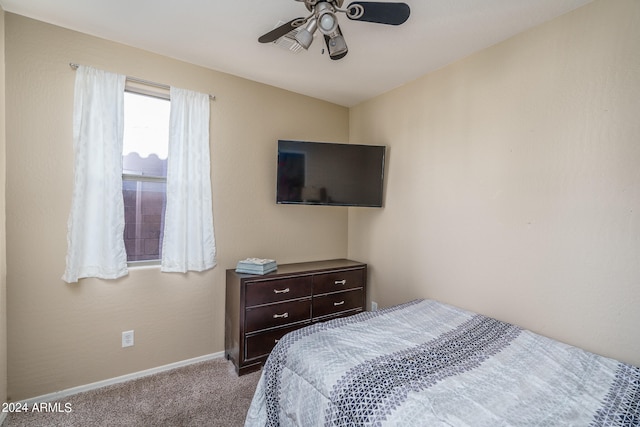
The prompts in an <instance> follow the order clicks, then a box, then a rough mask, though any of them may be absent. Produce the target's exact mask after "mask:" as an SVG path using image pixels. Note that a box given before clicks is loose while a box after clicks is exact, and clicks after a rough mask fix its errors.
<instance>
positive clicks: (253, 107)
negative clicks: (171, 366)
mask: <svg viewBox="0 0 640 427" xmlns="http://www.w3.org/2000/svg"><path fill="white" fill-rule="evenodd" d="M5 25H6V60H7V67H6V78H7V93H6V97H7V105H10V106H11V108H8V109H7V113H6V119H7V140H6V141H7V144H6V145H7V155H6V156H7V190H6V206H7V294H8V295H7V298H8V300H9V301H10V303H9V305H8V325H9V327H8V372H9V375H8V393H9V399H11V400H19V399H24V398H28V397H33V396H38V395H42V394H46V393H50V392H53V391H57V390H61V389H65V388H69V387H74V386H78V385H83V384H88V383H91V382H94V381H99V380H103V379H108V378H112V377H116V376H119V375H123V374H126V373H131V372H136V371H140V370H144V369H147V368H152V367H157V366H161V365H164V364H168V363H172V362H176V361H181V360H186V359H190V358H193V357H197V356H202V355H206V354H210V353H215V352H221V351H222V350H223V348H224V294H225V290H224V280H225V276H224V270H225V269H226V268H233V267H235V263H236V262H237V261H238V260H239V259H241V258H245V257H247V256H258V257H273V258H275V259H276V260H277V261H278V262H280V263H285V262H296V261H306V260H315V259H328V258H341V257H345V256H346V254H347V210H346V209H340V208H317V207H302V206H280V205H276V204H275V165H276V141H277V139H278V138H290V139H292V138H300V139H308V140H321V141H347V139H348V136H349V135H348V131H349V130H348V129H349V123H348V121H349V114H348V110H347V109H346V108H344V107H339V106H336V105H333V104H329V103H326V102H323V101H318V100H314V99H311V98H308V97H304V96H301V95H296V94H294V93H291V92H286V91H282V90H279V89H275V88H273V87H269V86H265V85H261V84H258V83H253V82H250V81H247V80H243V79H240V78H237V77H233V76H230V75H227V74H222V73H218V72H215V71H211V70H207V69H204V68H200V67H197V66H193V65H189V64H186V63H182V62H178V61H175V60H172V59H169V58H166V57H162V56H158V55H154V54H151V53H148V52H144V51H140V50H137V49H133V48H130V47H126V46H123V45H119V44H115V43H112V42H108V41H105V40H101V39H97V38H94V37H91V36H87V35H83V34H79V33H76V32H72V31H68V30H64V29H61V28H59V27H55V26H51V25H47V24H44V23H41V22H38V21H34V20H31V19H27V18H24V17H20V16H17V15H13V14H9V13H8V14H7V15H6V22H5ZM69 62H75V63H80V64H86V65H91V66H94V67H98V68H102V69H106V70H109V71H113V72H119V73H122V74H127V75H130V76H135V77H139V78H143V79H147V80H151V81H156V82H161V83H166V84H171V85H175V86H178V87H183V88H187V89H192V90H197V91H201V92H205V93H212V94H215V95H216V97H217V99H216V101H214V102H213V103H212V115H211V155H212V186H213V199H214V226H215V231H216V240H217V247H218V254H219V256H218V267H216V268H215V269H213V270H211V271H208V272H205V273H202V274H187V275H182V274H161V273H160V272H159V270H158V269H157V268H150V269H140V270H135V271H131V273H130V274H129V276H128V277H126V278H124V279H122V280H117V281H100V280H81V281H80V283H78V284H73V285H68V284H65V283H64V282H63V281H62V280H61V279H60V277H61V275H62V273H63V271H64V266H65V252H66V230H67V216H68V213H69V208H70V203H71V191H72V176H73V153H72V137H71V135H72V129H71V116H72V107H73V105H72V104H73V83H74V76H75V75H74V72H73V71H72V70H71V68H70V67H69V65H68V64H69ZM318 117H322V118H323V120H318ZM326 123H332V126H326ZM0 326H1V325H0ZM129 329H133V330H135V346H134V347H132V348H127V349H122V348H121V346H120V341H121V332H122V331H125V330H129Z"/></svg>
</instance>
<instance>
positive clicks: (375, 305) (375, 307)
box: [371, 301, 378, 311]
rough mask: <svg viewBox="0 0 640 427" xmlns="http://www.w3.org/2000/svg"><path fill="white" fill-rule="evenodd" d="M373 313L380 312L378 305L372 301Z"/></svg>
mask: <svg viewBox="0 0 640 427" xmlns="http://www.w3.org/2000/svg"><path fill="white" fill-rule="evenodd" d="M371 311H378V303H377V302H375V301H371Z"/></svg>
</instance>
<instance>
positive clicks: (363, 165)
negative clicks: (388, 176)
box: [276, 140, 386, 207]
mask: <svg viewBox="0 0 640 427" xmlns="http://www.w3.org/2000/svg"><path fill="white" fill-rule="evenodd" d="M385 150H386V147H385V146H382V145H359V144H338V143H327V142H307V141H285V140H280V141H278V167H277V170H278V177H277V189H276V202H277V203H285V204H302V205H327V206H367V207H382V196H383V182H384V162H385Z"/></svg>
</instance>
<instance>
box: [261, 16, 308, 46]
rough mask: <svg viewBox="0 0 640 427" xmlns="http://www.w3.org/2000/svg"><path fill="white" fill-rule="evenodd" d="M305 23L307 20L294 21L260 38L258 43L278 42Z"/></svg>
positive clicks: (297, 19) (298, 19)
mask: <svg viewBox="0 0 640 427" xmlns="http://www.w3.org/2000/svg"><path fill="white" fill-rule="evenodd" d="M305 22H307V19H306V18H296V19H292V20H291V21H289V22H287V23H286V24H282V25H280V26H279V27H277V28H274V29H273V30H271V31H269V32H268V33H266V34H263V35H262V36H260V38H259V39H258V41H259V42H260V43H272V42H274V41H276V40H278V39H279V38H280V37H282V36H284V35H286V34H288V33H289V32H290V31H291V30H293V29H295V28H298V27H299V26H300V25H302V24H304V23H305Z"/></svg>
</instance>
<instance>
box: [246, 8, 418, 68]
mask: <svg viewBox="0 0 640 427" xmlns="http://www.w3.org/2000/svg"><path fill="white" fill-rule="evenodd" d="M295 1H299V2H304V5H305V6H306V7H307V9H308V10H309V12H311V14H310V15H309V16H307V17H306V18H304V17H303V18H295V19H292V20H291V21H289V22H287V23H285V24H283V25H280V26H279V27H277V28H275V29H273V30H271V31H269V32H268V33H266V34H264V35H262V36H261V37H260V38H258V41H259V42H260V43H272V42H275V41H276V40H278V39H279V38H280V37H283V36H285V35H287V34H288V33H290V32H291V31H293V30H294V29H296V28H298V27H300V26H302V25H305V24H306V26H305V27H304V28H303V29H301V30H299V31H298V33H297V34H296V35H295V40H296V42H297V43H298V44H299V45H300V46H302V47H303V48H305V49H309V46H311V43H312V42H313V35H314V33H315V32H316V30H320V32H321V33H322V35H323V36H324V40H325V43H326V45H327V50H328V51H329V57H330V58H331V59H334V60H337V59H340V58H344V56H345V55H346V54H347V52H348V50H349V49H348V48H347V43H346V42H345V40H344V37H343V35H342V31H341V30H340V26H339V25H338V18H337V16H336V13H338V12H341V13H344V14H345V15H347V18H349V19H351V20H352V21H365V22H373V23H376V24H387V25H400V24H402V23H404V22H405V21H406V20H407V19H409V14H410V13H411V11H410V9H409V5H408V4H406V3H390V2H370V1H354V2H353V3H351V4H349V6H347V8H346V9H340V7H342V3H343V1H344V0H295Z"/></svg>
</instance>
